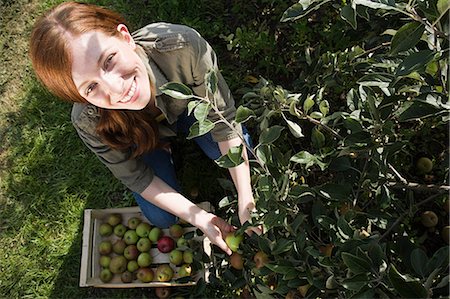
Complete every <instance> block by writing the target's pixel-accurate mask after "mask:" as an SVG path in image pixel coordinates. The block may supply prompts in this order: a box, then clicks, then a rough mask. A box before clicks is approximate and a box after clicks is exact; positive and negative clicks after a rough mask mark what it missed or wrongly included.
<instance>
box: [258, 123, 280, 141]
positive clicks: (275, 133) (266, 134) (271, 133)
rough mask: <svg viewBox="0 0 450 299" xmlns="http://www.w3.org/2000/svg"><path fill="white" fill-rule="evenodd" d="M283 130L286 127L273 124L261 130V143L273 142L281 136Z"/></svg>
mask: <svg viewBox="0 0 450 299" xmlns="http://www.w3.org/2000/svg"><path fill="white" fill-rule="evenodd" d="M283 130H284V127H282V126H273V127H270V128H267V129H265V130H263V131H262V132H261V135H259V143H261V144H269V143H273V142H274V141H275V140H277V139H278V138H279V137H280V135H281V131H283Z"/></svg>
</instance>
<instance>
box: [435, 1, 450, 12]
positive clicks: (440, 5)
mask: <svg viewBox="0 0 450 299" xmlns="http://www.w3.org/2000/svg"><path fill="white" fill-rule="evenodd" d="M436 7H437V10H438V12H439V13H440V14H441V15H442V14H444V13H445V12H446V11H447V10H449V9H450V2H449V1H448V0H438V2H437V4H436Z"/></svg>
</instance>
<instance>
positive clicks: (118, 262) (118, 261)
mask: <svg viewBox="0 0 450 299" xmlns="http://www.w3.org/2000/svg"><path fill="white" fill-rule="evenodd" d="M126 269H127V259H126V258H125V257H124V256H123V255H116V256H114V257H113V258H112V259H111V263H109V270H110V271H111V272H112V273H114V274H120V273H123V272H124V271H125V270H126Z"/></svg>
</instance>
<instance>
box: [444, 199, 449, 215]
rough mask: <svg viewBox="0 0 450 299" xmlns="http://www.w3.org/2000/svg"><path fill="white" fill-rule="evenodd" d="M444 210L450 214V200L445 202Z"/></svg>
mask: <svg viewBox="0 0 450 299" xmlns="http://www.w3.org/2000/svg"><path fill="white" fill-rule="evenodd" d="M444 210H445V211H446V212H447V214H448V213H450V199H448V198H447V199H446V200H445V202H444Z"/></svg>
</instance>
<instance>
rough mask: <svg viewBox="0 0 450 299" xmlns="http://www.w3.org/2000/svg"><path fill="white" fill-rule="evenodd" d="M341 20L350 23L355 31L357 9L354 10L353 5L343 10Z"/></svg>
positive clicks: (348, 5)
mask: <svg viewBox="0 0 450 299" xmlns="http://www.w3.org/2000/svg"><path fill="white" fill-rule="evenodd" d="M341 18H342V19H344V20H345V21H346V22H347V23H349V24H350V26H352V28H353V29H356V25H357V24H356V12H355V9H353V8H352V6H351V4H347V5H346V6H344V7H342V8H341Z"/></svg>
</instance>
